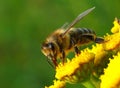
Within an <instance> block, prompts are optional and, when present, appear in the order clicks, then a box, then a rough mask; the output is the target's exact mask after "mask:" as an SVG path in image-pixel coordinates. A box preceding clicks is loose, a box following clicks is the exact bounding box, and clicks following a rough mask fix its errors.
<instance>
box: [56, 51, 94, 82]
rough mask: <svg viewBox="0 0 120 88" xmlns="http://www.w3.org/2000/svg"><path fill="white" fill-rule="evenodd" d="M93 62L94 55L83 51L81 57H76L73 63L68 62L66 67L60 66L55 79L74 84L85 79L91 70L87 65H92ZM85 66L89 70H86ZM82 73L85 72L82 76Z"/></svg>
mask: <svg viewBox="0 0 120 88" xmlns="http://www.w3.org/2000/svg"><path fill="white" fill-rule="evenodd" d="M93 60H94V54H93V53H89V52H87V51H84V52H83V51H82V52H81V54H80V55H79V56H76V57H75V58H73V59H72V60H71V61H70V60H68V61H67V62H66V63H65V64H64V65H62V64H59V66H58V67H57V68H56V75H55V77H56V78H57V79H59V80H66V81H68V82H72V83H74V82H76V81H78V80H80V79H83V76H84V74H86V73H87V72H88V70H89V69H88V68H90V67H89V65H88V64H86V63H90V62H91V61H93ZM87 65H88V66H87ZM85 66H86V67H88V68H84V67H85ZM83 70H84V71H83ZM81 71H83V72H84V74H81V73H80V72H81ZM80 76H81V78H80Z"/></svg>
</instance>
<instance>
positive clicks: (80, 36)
mask: <svg viewBox="0 0 120 88" xmlns="http://www.w3.org/2000/svg"><path fill="white" fill-rule="evenodd" d="M69 35H70V46H69V47H72V46H74V45H76V44H81V45H82V44H85V43H89V42H90V41H95V39H96V34H95V32H94V31H93V30H90V29H88V28H76V29H74V28H73V29H71V30H70V31H69Z"/></svg>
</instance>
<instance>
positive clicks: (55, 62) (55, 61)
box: [52, 58, 58, 67]
mask: <svg viewBox="0 0 120 88" xmlns="http://www.w3.org/2000/svg"><path fill="white" fill-rule="evenodd" d="M52 62H53V64H54V65H55V67H57V66H58V64H57V59H56V58H53V59H52Z"/></svg>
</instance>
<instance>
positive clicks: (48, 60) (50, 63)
mask: <svg viewBox="0 0 120 88" xmlns="http://www.w3.org/2000/svg"><path fill="white" fill-rule="evenodd" d="M47 62H48V63H49V65H51V66H52V67H53V68H55V66H54V64H53V63H52V61H51V60H50V59H48V58H47Z"/></svg>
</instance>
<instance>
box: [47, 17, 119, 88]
mask: <svg viewBox="0 0 120 88" xmlns="http://www.w3.org/2000/svg"><path fill="white" fill-rule="evenodd" d="M111 31H112V33H113V34H111V35H109V34H107V35H106V36H104V42H103V43H102V44H96V45H95V46H93V47H92V49H88V48H86V49H84V50H82V51H81V53H80V54H79V55H78V56H75V57H74V58H73V59H72V60H69V59H67V62H66V63H64V65H63V64H62V63H60V64H59V65H58V67H57V68H56V69H55V70H56V75H55V78H56V79H58V81H54V85H52V86H49V87H46V88H64V87H65V83H66V82H70V83H76V82H80V81H83V80H85V79H90V77H91V75H94V73H95V74H99V75H98V79H99V77H100V76H101V73H104V74H103V75H102V76H101V77H100V79H101V83H100V84H99V85H100V87H101V88H120V70H119V67H120V22H119V20H118V19H117V18H116V19H115V21H114V27H113V28H112V29H111ZM117 53H118V54H117ZM116 54H117V55H116ZM115 55H116V56H115ZM113 56H114V57H113ZM111 57H113V59H111V60H110V63H109V65H108V67H107V68H106V69H105V70H104V68H105V67H106V66H107V64H108V62H109V58H111ZM103 70H104V71H103ZM113 75H114V76H113ZM62 85H63V86H62ZM118 86H119V87H118Z"/></svg>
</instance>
